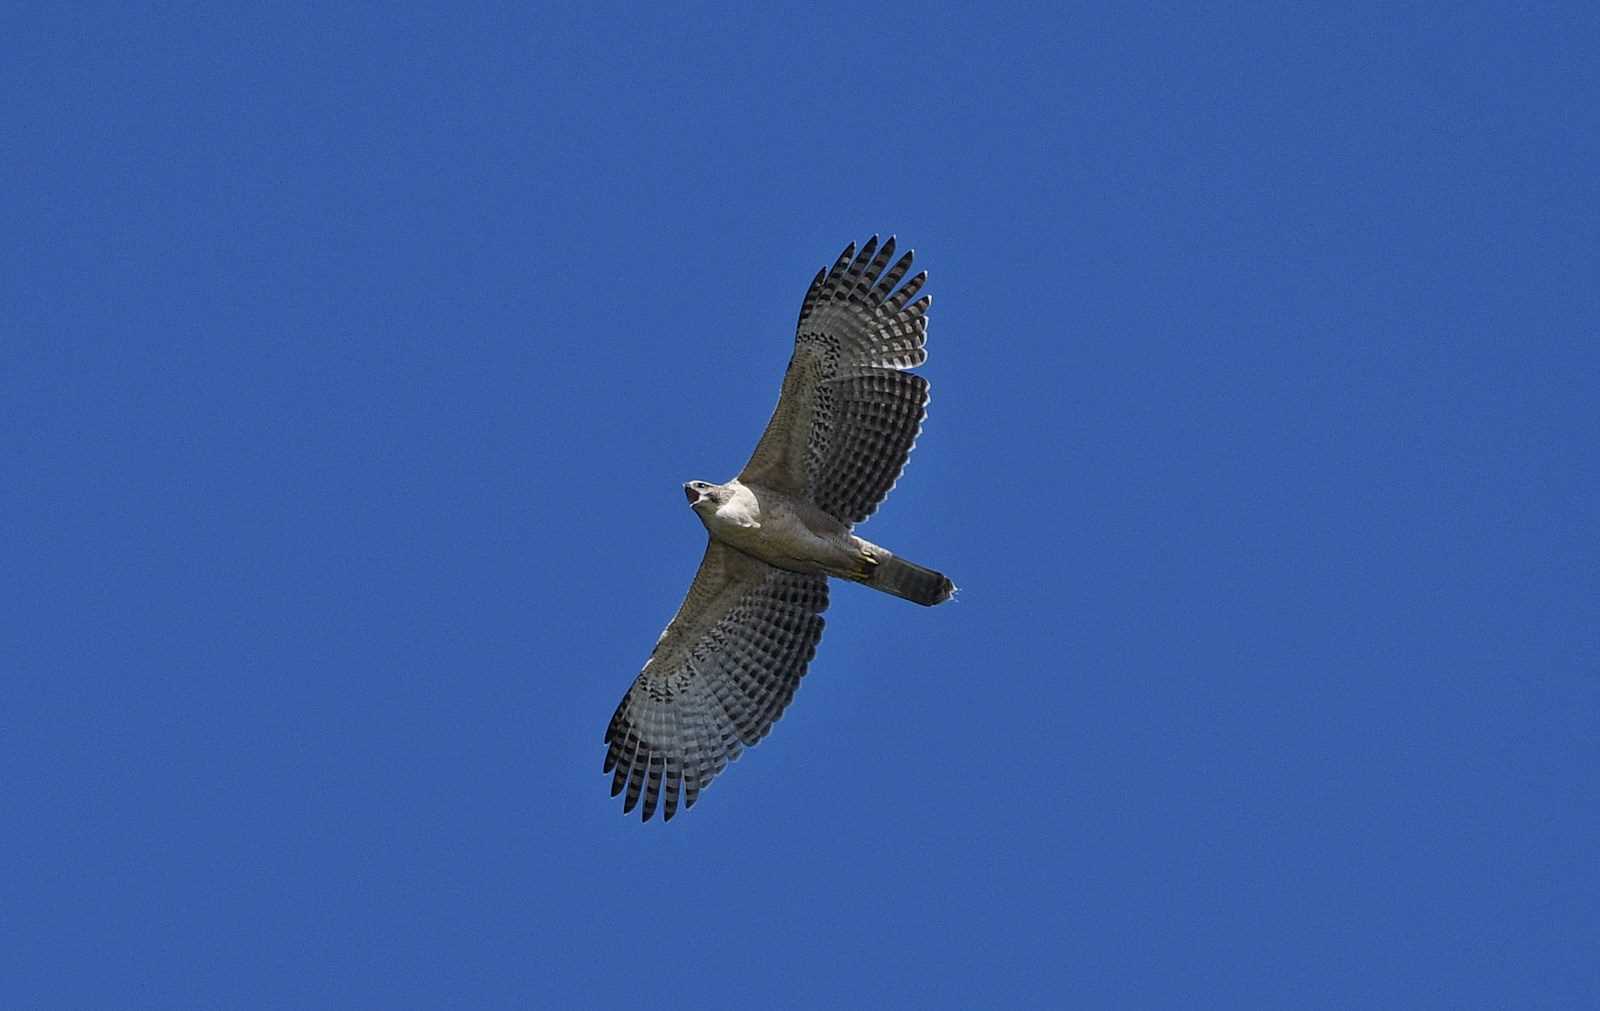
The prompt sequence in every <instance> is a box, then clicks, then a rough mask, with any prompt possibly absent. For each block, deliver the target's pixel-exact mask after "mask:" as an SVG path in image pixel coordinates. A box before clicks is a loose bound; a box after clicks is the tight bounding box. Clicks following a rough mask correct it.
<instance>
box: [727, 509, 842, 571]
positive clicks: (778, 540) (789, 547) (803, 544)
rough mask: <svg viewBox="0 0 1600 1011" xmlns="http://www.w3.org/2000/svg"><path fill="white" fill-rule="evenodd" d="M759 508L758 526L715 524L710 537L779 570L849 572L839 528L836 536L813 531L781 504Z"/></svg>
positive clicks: (831, 533)
mask: <svg viewBox="0 0 1600 1011" xmlns="http://www.w3.org/2000/svg"><path fill="white" fill-rule="evenodd" d="M762 507H763V508H762V510H761V525H760V526H758V527H741V526H736V525H732V524H728V525H723V524H717V525H715V526H713V527H712V528H711V534H712V536H714V537H716V538H717V539H718V540H721V541H723V542H724V543H726V544H728V545H730V546H731V547H735V548H738V549H739V550H740V551H743V552H744V553H745V554H747V555H753V556H755V557H756V558H759V559H761V560H762V561H764V562H766V563H767V564H768V565H776V566H777V567H778V568H780V569H789V570H791V571H793V572H828V573H840V572H844V571H849V570H850V568H851V566H852V559H853V557H854V550H853V548H852V546H851V544H850V537H849V532H848V531H847V530H845V529H843V525H842V524H841V529H840V531H838V532H837V533H834V532H832V531H816V530H813V529H811V528H810V527H809V526H807V525H806V523H805V522H804V521H803V520H802V519H801V518H800V517H799V516H798V515H796V514H795V511H794V510H792V509H790V508H787V507H785V506H784V505H782V504H781V503H771V502H767V501H764V502H763V503H762Z"/></svg>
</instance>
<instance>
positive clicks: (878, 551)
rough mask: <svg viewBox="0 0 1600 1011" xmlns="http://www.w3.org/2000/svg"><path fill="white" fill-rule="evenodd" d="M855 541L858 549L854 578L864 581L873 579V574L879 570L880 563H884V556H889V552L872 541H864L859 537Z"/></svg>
mask: <svg viewBox="0 0 1600 1011" xmlns="http://www.w3.org/2000/svg"><path fill="white" fill-rule="evenodd" d="M854 540H855V548H856V556H855V562H856V566H855V572H854V576H855V578H857V579H860V580H863V581H864V580H868V579H871V578H872V573H873V572H874V571H875V570H876V569H877V568H878V565H879V563H880V562H882V561H883V556H885V555H887V554H888V552H887V551H884V550H883V549H882V548H880V547H878V546H877V545H876V544H873V543H872V542H871V541H864V540H862V539H861V538H859V537H856V538H854Z"/></svg>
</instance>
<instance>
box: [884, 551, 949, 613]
mask: <svg viewBox="0 0 1600 1011" xmlns="http://www.w3.org/2000/svg"><path fill="white" fill-rule="evenodd" d="M878 550H879V552H881V554H880V555H879V559H878V564H876V565H874V566H872V567H871V568H870V569H869V570H868V571H867V573H866V576H865V578H863V579H862V580H861V582H862V583H864V584H865V585H867V586H870V587H872V588H873V589H875V590H882V591H883V592H885V593H892V594H894V595H895V596H896V597H902V598H904V599H906V600H909V601H911V602H912V603H915V604H921V605H923V606H924V607H932V606H933V605H934V604H942V603H944V602H945V601H947V600H949V599H950V598H951V597H952V596H954V595H955V592H956V584H954V583H952V582H951V581H950V577H949V576H946V575H945V574H944V573H942V572H935V571H933V570H932V569H925V568H923V567H922V566H920V565H918V564H916V563H915V562H908V561H906V560H905V559H904V558H896V557H895V556H894V555H891V554H889V553H888V552H887V551H883V550H882V549H881V548H880V549H878Z"/></svg>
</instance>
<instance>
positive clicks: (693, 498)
mask: <svg viewBox="0 0 1600 1011" xmlns="http://www.w3.org/2000/svg"><path fill="white" fill-rule="evenodd" d="M683 493H684V495H686V496H688V498H689V504H690V505H694V504H695V503H696V502H698V501H700V493H699V492H697V491H695V490H694V489H693V488H691V487H689V486H688V485H687V484H685V485H684V486H683Z"/></svg>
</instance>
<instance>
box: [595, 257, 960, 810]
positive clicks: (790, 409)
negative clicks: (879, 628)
mask: <svg viewBox="0 0 1600 1011" xmlns="http://www.w3.org/2000/svg"><path fill="white" fill-rule="evenodd" d="M911 256H912V254H911V253H910V252H907V253H906V254H905V255H904V256H902V257H900V258H899V259H898V260H894V265H893V266H890V265H889V264H890V261H891V260H892V259H893V257H894V238H893V237H892V236H891V237H890V238H889V240H888V241H887V242H885V243H884V244H883V245H882V246H879V245H878V239H877V237H876V236H874V237H872V238H871V239H869V240H867V243H866V244H865V245H863V246H862V247H861V249H860V250H859V251H858V250H857V249H856V247H855V244H854V243H851V244H850V245H849V246H846V247H845V250H844V252H843V253H841V254H839V259H838V260H837V261H835V262H834V265H833V266H832V267H831V268H825V269H823V270H822V271H821V272H819V273H818V274H817V277H816V280H814V281H812V282H811V289H810V290H809V291H807V292H806V297H805V301H804V302H803V303H802V304H801V306H800V325H799V329H798V332H797V333H796V334H795V341H794V357H792V358H790V359H789V369H788V371H787V372H786V373H784V377H783V390H782V392H781V393H780V394H779V396H778V406H777V409H776V410H774V411H773V413H772V420H771V421H769V422H768V423H767V430H766V431H765V432H764V433H762V436H761V441H760V442H759V443H757V444H756V451H755V454H754V455H753V456H751V458H750V462H749V463H747V464H745V468H744V470H743V471H741V472H740V474H739V476H738V477H736V478H734V479H733V480H731V481H728V482H726V483H725V484H710V483H707V482H705V481H690V482H688V483H687V484H685V485H684V486H683V491H684V494H685V495H686V496H687V497H688V499H689V507H690V508H691V509H693V510H694V513H695V515H696V516H698V517H700V522H701V523H703V524H705V528H706V532H707V533H708V534H709V535H710V537H709V539H708V541H707V543H706V554H705V557H704V558H703V559H702V560H701V562H700V571H699V572H697V573H695V577H694V582H693V583H692V584H690V586H689V595H688V596H687V597H685V598H684V601H683V604H682V606H680V607H679V608H678V613H677V614H676V615H675V616H673V619H672V622H671V623H670V624H669V625H667V628H666V631H664V632H662V633H661V638H660V639H659V640H657V642H656V647H655V649H654V650H653V651H652V652H651V654H650V659H649V660H648V661H646V662H645V665H644V670H643V671H641V672H640V673H639V676H638V678H636V679H635V680H634V682H633V687H631V688H629V689H628V693H627V694H626V695H625V696H623V698H622V704H621V705H619V706H617V711H616V714H615V715H614V716H612V717H611V725H610V726H609V727H607V728H606V744H607V745H608V750H607V751H606V763H605V771H606V772H609V773H613V775H612V779H611V795H612V796H613V797H615V796H616V795H617V794H619V793H622V792H623V791H624V790H626V791H627V796H626V798H625V799H624V800H623V805H622V810H623V812H624V813H627V812H630V811H632V810H633V808H634V806H635V805H636V804H638V803H639V799H640V798H641V797H643V798H644V812H643V817H644V819H645V820H646V821H648V820H649V819H650V817H651V816H652V815H653V814H655V812H656V808H657V807H660V808H661V810H662V813H663V815H664V816H665V817H667V818H671V817H672V816H673V814H675V813H676V812H677V810H678V795H679V790H680V788H681V790H682V794H683V806H684V807H692V806H693V805H694V802H695V800H696V799H697V798H698V797H699V796H700V791H701V790H703V789H705V787H706V784H708V783H710V782H711V780H712V779H714V778H715V777H716V775H717V773H719V772H721V771H722V770H723V768H725V767H726V766H727V764H728V763H729V762H730V761H732V760H733V759H735V758H738V757H739V753H740V752H741V751H742V750H743V749H745V748H747V747H750V746H752V745H754V744H755V743H756V742H757V741H759V740H761V738H763V737H765V736H766V734H767V731H769V730H771V729H772V724H773V723H774V722H775V721H776V720H777V719H778V717H779V716H781V715H782V714H783V710H784V707H785V706H787V705H788V704H789V700H790V699H791V698H793V697H794V692H795V689H796V688H798V687H799V686H800V678H801V676H802V675H804V674H805V672H806V664H807V663H808V662H810V660H811V657H812V655H813V654H815V652H816V648H817V641H818V640H819V639H821V638H822V612H823V611H824V610H826V609H827V607H828V577H829V576H834V577H836V578H839V579H848V580H850V581H851V582H856V583H861V584H862V585H864V586H870V587H872V588H873V589H875V590H882V591H884V592H885V593H892V594H894V595H895V596H897V597H903V598H905V599H906V600H910V601H913V602H915V603H918V604H924V605H932V604H942V603H944V602H945V601H946V600H949V599H950V597H951V595H952V594H953V593H954V592H955V589H956V588H955V586H954V584H952V583H951V582H950V580H949V579H947V578H946V577H945V576H944V575H942V574H941V573H938V572H934V571H933V570H932V569H925V568H923V567H922V566H920V565H914V564H912V563H911V562H908V561H906V560H905V559H903V558H899V557H896V556H895V555H894V554H893V553H892V552H890V551H888V550H886V549H884V548H881V547H879V546H878V545H876V544H873V543H872V542H870V541H866V540H863V539H862V538H860V537H857V536H855V535H854V534H852V533H851V532H850V528H851V526H852V525H854V524H856V523H860V522H861V521H862V520H864V519H866V518H867V517H868V516H870V515H872V512H873V510H874V509H876V508H877V507H878V503H880V502H882V501H883V499H884V496H886V495H888V494H889V489H891V488H893V487H894V483H895V480H896V479H897V478H899V476H900V471H901V469H902V468H904V467H905V463H906V457H907V456H908V455H909V454H910V453H911V447H912V445H913V444H914V443H915V442H916V440H917V433H918V432H920V431H921V429H922V419H923V418H924V417H925V416H926V414H927V411H926V406H927V403H928V381H927V380H925V379H923V378H922V377H921V376H918V375H914V374H912V373H910V372H907V371H904V370H906V369H910V368H914V367H916V366H918V365H921V364H922V362H923V361H924V360H925V359H926V358H927V357H928V353H927V352H926V351H924V350H923V342H924V340H925V339H926V337H927V331H928V306H929V305H930V304H931V303H932V299H931V298H930V297H929V296H927V295H923V296H922V297H921V298H918V297H917V293H918V292H919V291H921V290H922V285H923V282H925V281H926V280H927V277H928V275H927V274H926V273H925V272H924V273H919V274H917V275H916V276H915V277H913V278H911V279H910V280H909V281H906V282H905V283H904V284H903V285H902V284H901V283H900V282H901V280H902V279H904V278H905V276H906V272H907V271H908V270H910V268H911ZM885 268H887V269H885ZM897 286H898V287H897Z"/></svg>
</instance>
